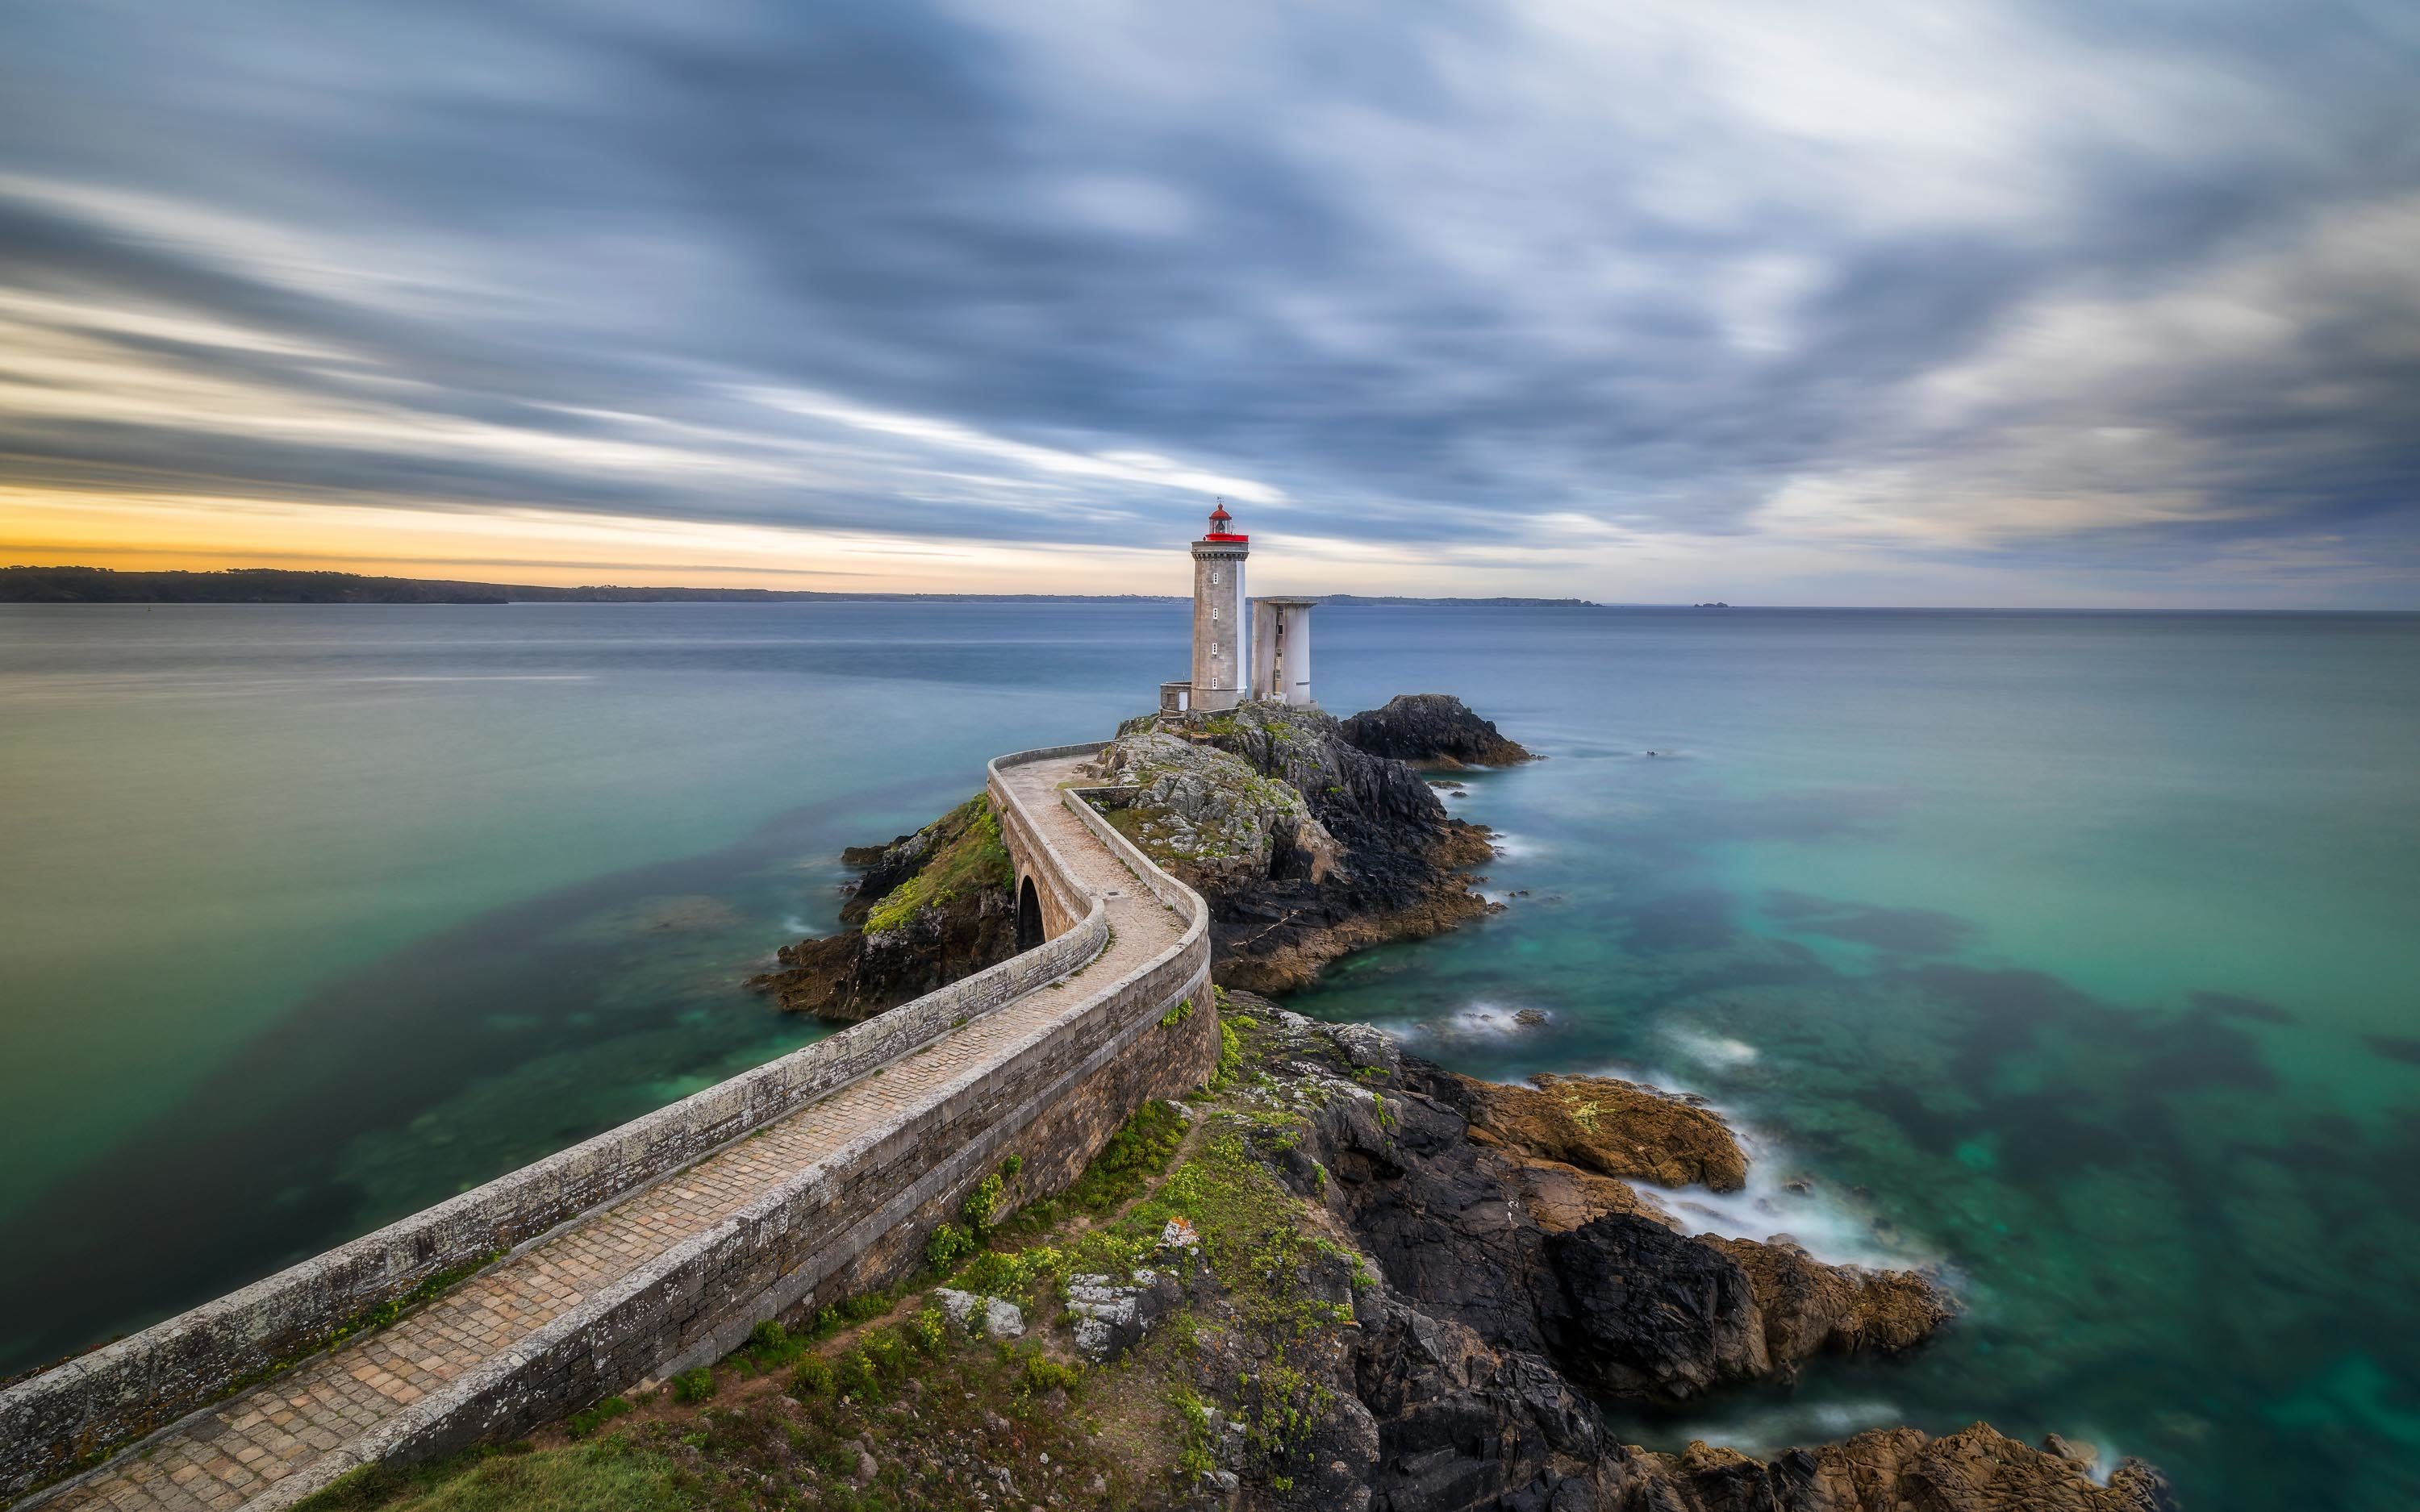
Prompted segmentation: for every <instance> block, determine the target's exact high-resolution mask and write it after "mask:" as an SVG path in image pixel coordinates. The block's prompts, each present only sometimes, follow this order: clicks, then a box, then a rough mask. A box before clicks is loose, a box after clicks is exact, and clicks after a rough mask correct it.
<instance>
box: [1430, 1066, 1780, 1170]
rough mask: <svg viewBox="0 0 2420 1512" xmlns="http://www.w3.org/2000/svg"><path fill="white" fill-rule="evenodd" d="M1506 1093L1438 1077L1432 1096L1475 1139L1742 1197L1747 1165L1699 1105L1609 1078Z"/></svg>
mask: <svg viewBox="0 0 2420 1512" xmlns="http://www.w3.org/2000/svg"><path fill="white" fill-rule="evenodd" d="M1529 1080H1530V1083H1531V1085H1530V1086H1528V1087H1506V1086H1502V1085H1500V1084H1498V1083H1495V1082H1478V1081H1472V1080H1470V1079H1469V1078H1467V1077H1462V1076H1430V1077H1428V1078H1427V1079H1426V1085H1427V1090H1428V1091H1429V1092H1430V1094H1431V1095H1433V1096H1435V1097H1437V1098H1438V1099H1439V1100H1440V1101H1442V1102H1444V1103H1446V1104H1447V1105H1448V1106H1450V1107H1451V1108H1452V1109H1453V1110H1454V1111H1455V1112H1457V1113H1459V1114H1461V1115H1462V1116H1463V1117H1464V1118H1465V1119H1468V1120H1469V1122H1470V1126H1471V1128H1470V1136H1471V1137H1472V1138H1473V1139H1475V1140H1478V1141H1479V1142H1480V1143H1481V1144H1500V1145H1504V1146H1507V1147H1509V1148H1511V1149H1518V1150H1523V1151H1526V1152H1527V1153H1528V1154H1531V1155H1536V1156H1539V1157H1541V1158H1543V1159H1544V1160H1548V1161H1559V1162H1562V1163H1564V1164H1566V1165H1576V1166H1578V1167H1579V1168H1580V1169H1581V1170H1584V1171H1594V1172H1595V1173H1597V1174H1598V1175H1600V1176H1635V1177H1638V1178H1640V1179H1641V1180H1649V1181H1653V1182H1654V1183H1656V1184H1657V1185H1659V1186H1703V1187H1709V1188H1711V1189H1713V1190H1714V1191H1716V1192H1736V1191H1738V1190H1739V1189H1740V1188H1741V1187H1743V1186H1745V1185H1746V1184H1747V1157H1746V1156H1745V1154H1743V1153H1741V1151H1740V1148H1739V1141H1737V1140H1736V1139H1733V1138H1732V1137H1731V1132H1730V1128H1729V1127H1728V1126H1727V1125H1725V1124H1724V1122H1723V1120H1722V1119H1719V1118H1716V1117H1715V1116H1714V1113H1713V1112H1712V1111H1711V1110H1710V1109H1708V1108H1707V1107H1706V1106H1705V1105H1704V1103H1702V1102H1700V1101H1699V1100H1698V1099H1695V1098H1690V1097H1685V1096H1683V1095H1681V1094H1679V1093H1675V1092H1668V1091H1665V1090H1663V1089H1662V1088H1654V1087H1642V1086H1640V1085H1638V1084H1637V1083H1636V1082H1625V1081H1617V1080H1615V1079H1614V1078H1612V1077H1609V1076H1551V1075H1538V1076H1532V1077H1531V1078H1529Z"/></svg>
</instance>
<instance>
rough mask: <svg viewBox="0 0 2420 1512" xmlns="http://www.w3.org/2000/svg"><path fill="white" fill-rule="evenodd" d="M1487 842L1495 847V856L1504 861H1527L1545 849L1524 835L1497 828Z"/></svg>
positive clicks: (1541, 853) (1542, 852)
mask: <svg viewBox="0 0 2420 1512" xmlns="http://www.w3.org/2000/svg"><path fill="white" fill-rule="evenodd" d="M1488 843H1489V844H1491V845H1493V846H1495V847H1496V856H1497V859H1498V860H1504V861H1527V860H1529V859H1530V858H1532V857H1534V856H1540V855H1543V854H1544V852H1545V849H1546V847H1545V846H1544V845H1542V844H1540V843H1539V842H1538V841H1534V840H1531V839H1529V838H1528V836H1526V835H1507V834H1505V833H1504V832H1503V831H1502V830H1497V832H1496V835H1495V837H1494V838H1493V839H1491V840H1490V841H1488Z"/></svg>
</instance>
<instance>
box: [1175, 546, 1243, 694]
mask: <svg viewBox="0 0 2420 1512" xmlns="http://www.w3.org/2000/svg"><path fill="white" fill-rule="evenodd" d="M1234 523H1235V517H1233V515H1230V514H1228V513H1227V506H1226V505H1225V504H1224V503H1221V504H1219V505H1218V507H1217V508H1216V509H1214V510H1212V511H1211V514H1210V528H1209V529H1208V530H1206V531H1203V532H1202V538H1201V539H1200V540H1198V541H1196V542H1194V543H1193V687H1192V689H1191V694H1192V696H1191V699H1190V700H1189V702H1190V705H1191V706H1192V707H1193V708H1197V709H1209V710H1213V711H1216V710H1219V709H1232V708H1233V707H1234V706H1235V705H1236V704H1238V703H1240V702H1243V700H1244V696H1245V689H1247V688H1249V687H1251V682H1250V679H1249V676H1248V675H1247V674H1248V672H1249V667H1247V665H1246V661H1245V658H1246V656H1247V655H1248V654H1249V651H1248V648H1249V646H1250V644H1251V642H1250V641H1249V640H1246V639H1245V636H1246V634H1247V633H1248V632H1247V626H1246V625H1245V622H1244V615H1245V612H1246V610H1245V608H1244V604H1245V600H1244V559H1245V558H1246V557H1249V556H1250V555H1251V554H1252V538H1251V537H1250V536H1249V535H1241V534H1238V533H1236V532H1235V531H1234V530H1233V525H1234Z"/></svg>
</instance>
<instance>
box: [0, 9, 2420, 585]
mask: <svg viewBox="0 0 2420 1512" xmlns="http://www.w3.org/2000/svg"><path fill="white" fill-rule="evenodd" d="M1213 496H1224V497H1225V498H1226V499H1227V500H1228V501H1230V504H1231V506H1232V507H1233V508H1234V509H1235V511H1236V513H1237V515H1238V517H1239V518H1240V521H1241V525H1242V527H1243V528H1245V529H1247V530H1249V531H1250V532H1252V533H1253V535H1254V537H1255V543H1256V546H1257V548H1258V551H1257V553H1256V557H1255V572H1256V579H1255V586H1256V588H1261V589H1264V590H1265V591H1287V590H1291V591H1304V590H1326V589H1357V590H1363V591H1388V590H1394V591H1405V592H1426V593H1469V594H1493V593H1512V594H1558V595H1559V594H1580V595H1583V596H1588V597H1592V598H1599V599H1606V600H1620V601H1649V602H1671V601H1676V600H1677V601H1687V600H1693V599H1699V598H1712V597H1722V598H1727V599H1730V600H1733V601H1741V602H1777V603H1852V604H1854V603H1881V604H1960V603H1973V604H2006V605H2024V604H2044V605H2065V604H2139V605H2244V606H2255V607H2270V606H2313V607H2331V606H2356V605H2387V606H2405V607H2420V6H2415V5H2412V4H2411V3H2410V0H2269V3H2264V4H2257V5H2254V4H2242V3H2238V0H2128V3H2124V4H2117V5H2113V4H2109V3H2107V0H2060V3H2031V0H1916V3H1904V4H1902V3H1898V0H1856V3H1854V4H1837V5H1814V6H1810V5H1807V4H1806V3H1805V0H1772V3H1765V0H1589V3H1576V0H1553V3H1534V0H1529V3H1525V0H1485V3H1472V4H1467V5H1461V4H1453V3H1419V0H1387V3H1383V4H1381V3H1377V0H1321V3H1319V4H1315V5H1306V4H1301V3H1299V0H1295V3H1288V4H1279V5H1266V6H1263V5H1258V4H1249V3H1245V4H1233V5H1212V6H1200V5H1170V4H1165V3H1161V4H1150V5H1145V4H1131V5H1129V4H1122V3H1110V0H1047V3H1035V0H967V3H942V4H925V3H923V0H881V3H878V4H868V5H863V6H848V5H800V4H795V3H791V4H763V5H758V4H749V3H737V0H681V3H678V4H666V3H663V0H583V3H581V4H576V5H575V4H568V3H566V4H530V3H502V0H479V3H475V4H471V3H464V4H456V3H452V0H408V3H396V4H383V3H375V0H344V3H343V4H336V5H332V4H329V3H328V0H294V3H277V0H241V3H234V0H231V3H227V4H208V5H205V4H193V3H188V0H161V3H154V4H147V5H133V4H120V3H113V0H73V3H69V0H18V3H16V4H12V5H10V6H9V7H8V8H7V9H6V10H5V11H0V561H16V562H50V563H57V562H85V563H97V564H102V565H118V566H168V565H176V566H226V565H240V564H253V565H329V564H334V565H346V566H352V567H357V568H362V569H365V570H378V571H397V572H405V573H411V574H417V575H420V576H457V577H474V578H487V579H506V580H523V581H552V582H594V581H622V582H692V583H757V584H764V585H768V586H789V587H808V588H830V589H848V588H860V587H861V588H877V587H878V588H885V589H891V588H911V589H912V588H934V589H976V590H981V589H991V588H1035V589H1048V590H1077V591H1102V592H1124V591H1141V592H1178V591H1182V588H1183V581H1184V579H1183V573H1182V569H1181V566H1180V567H1177V568H1174V569H1171V563H1170V560H1169V558H1170V552H1171V549H1172V548H1173V546H1174V543H1177V542H1181V541H1182V540H1183V539H1185V538H1186V536H1187V534H1188V533H1190V532H1191V531H1192V530H1193V528H1194V527H1195V525H1196V522H1197V520H1198V518H1199V517H1200V516H1201V515H1202V513H1203V512H1204V511H1205V510H1206V508H1207V507H1208V501H1209V500H1210V499H1211V498H1212V497H1213Z"/></svg>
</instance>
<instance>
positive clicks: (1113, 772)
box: [1098, 702, 1494, 992]
mask: <svg viewBox="0 0 2420 1512" xmlns="http://www.w3.org/2000/svg"><path fill="white" fill-rule="evenodd" d="M1098 765H1099V769H1100V771H1101V774H1102V779H1103V781H1104V782H1107V783H1112V784H1122V785H1125V786H1130V787H1133V788H1135V789H1136V790H1137V791H1136V793H1135V795H1134V796H1133V798H1132V799H1131V800H1130V801H1129V803H1128V805H1127V807H1125V809H1123V810H1118V811H1117V812H1116V813H1113V814H1112V818H1113V820H1114V821H1115V822H1117V823H1119V825H1120V827H1121V828H1123V829H1125V832H1126V833H1127V835H1128V836H1129V837H1130V838H1131V839H1133V840H1134V841H1136V842H1137V843H1138V844H1140V845H1141V846H1142V847H1143V849H1144V850H1145V851H1146V852H1148V853H1149V854H1150V855H1151V856H1152V858H1153V859H1154V860H1156V861H1158V862H1159V863H1160V864H1162V865H1163V866H1166V867H1168V868H1169V870H1171V872H1175V873H1176V874H1177V875H1179V876H1181V877H1183V878H1185V880H1186V881H1187V882H1188V883H1190V884H1191V885H1192V886H1194V887H1197V888H1198V889H1200V891H1201V892H1202V896H1203V897H1204V898H1205V899H1206V900H1208V902H1209V903H1210V910H1211V937H1212V940H1213V941H1214V943H1215V946H1216V959H1217V962H1218V964H1217V967H1216V970H1217V973H1218V980H1219V981H1220V982H1221V983H1222V984H1224V985H1228V986H1232V987H1241V988H1248V989H1251V990H1255V991H1262V992H1277V991H1285V990H1290V989H1293V988H1295V987H1300V986H1302V985H1304V984H1306V983H1307V982H1309V981H1310V980H1311V978H1312V977H1314V976H1315V975H1317V973H1318V971H1319V968H1320V967H1321V966H1322V965H1324V964H1326V963H1327V962H1328V961H1331V960H1333V959H1335V958H1336V957H1337V956H1340V955H1342V954H1344V953H1345V952H1347V951H1349V950H1355V949H1362V948H1364V947H1367V946H1371V945H1377V944H1382V943H1385V942H1387V941H1389V940H1401V939H1418V938H1419V937H1421V936H1423V935H1428V934H1434V933H1438V932H1440V931H1442V930H1447V929H1450V928H1452V927H1453V926H1454V925H1455V924H1457V923H1460V922H1461V921H1462V920H1464V919H1466V918H1473V917H1475V916H1477V915H1479V914H1481V913H1484V912H1485V911H1486V909H1487V906H1488V905H1487V903H1486V902H1485V900H1483V899H1481V897H1480V896H1479V895H1478V894H1477V893H1475V892H1473V891H1471V890H1470V887H1469V881H1470V879H1469V878H1468V876H1467V875H1466V871H1465V869H1466V868H1469V867H1472V866H1476V865H1479V864H1480V863H1481V862H1483V861H1485V860H1487V859H1488V858H1489V857H1490V856H1492V855H1493V854H1494V851H1493V848H1492V847H1491V846H1490V845H1489V843H1488V832H1487V831H1486V830H1485V829H1483V828H1481V827H1480V826H1478V825H1469V824H1466V823H1464V822H1462V821H1460V820H1457V819H1455V818H1453V817H1452V816H1450V814H1448V813H1447V812H1446V810H1445V806H1444V805H1443V804H1442V803H1440V802H1439V801H1438V800H1437V797H1436V795H1435V793H1433V792H1431V791H1430V790H1429V786H1428V784H1427V783H1426V782H1424V781H1422V780H1421V779H1420V777H1419V774H1418V773H1417V772H1414V771H1413V770H1412V769H1411V768H1410V767H1408V766H1406V765H1404V764H1403V763H1401V762H1397V761H1390V760H1388V759H1385V758H1383V757H1377V756H1373V755H1371V754H1370V753H1369V752H1367V751H1363V750H1360V749H1357V748H1355V747H1354V746H1353V745H1352V744H1351V743H1350V742H1348V741H1346V740H1345V739H1344V738H1343V735H1342V731H1341V728H1340V727H1339V725H1338V724H1337V721H1336V720H1335V718H1334V717H1331V716H1329V715H1327V714H1325V713H1323V712H1321V711H1320V710H1318V709H1315V708H1306V707H1302V706H1299V705H1287V704H1280V703H1262V702H1255V703H1246V704H1243V705H1241V706H1239V707H1237V708H1234V709H1232V710H1228V711H1226V712H1224V713H1219V714H1200V713H1197V714H1191V715H1187V716H1182V717H1175V718H1162V717H1142V718H1137V719H1130V720H1128V721H1126V723H1125V724H1124V725H1122V726H1120V727H1119V731H1118V738H1117V740H1116V741H1115V742H1114V743H1112V744H1111V746H1110V747H1109V748H1108V749H1107V750H1105V751H1104V752H1103V753H1102V755H1101V758H1100V761H1099V764H1098Z"/></svg>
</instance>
